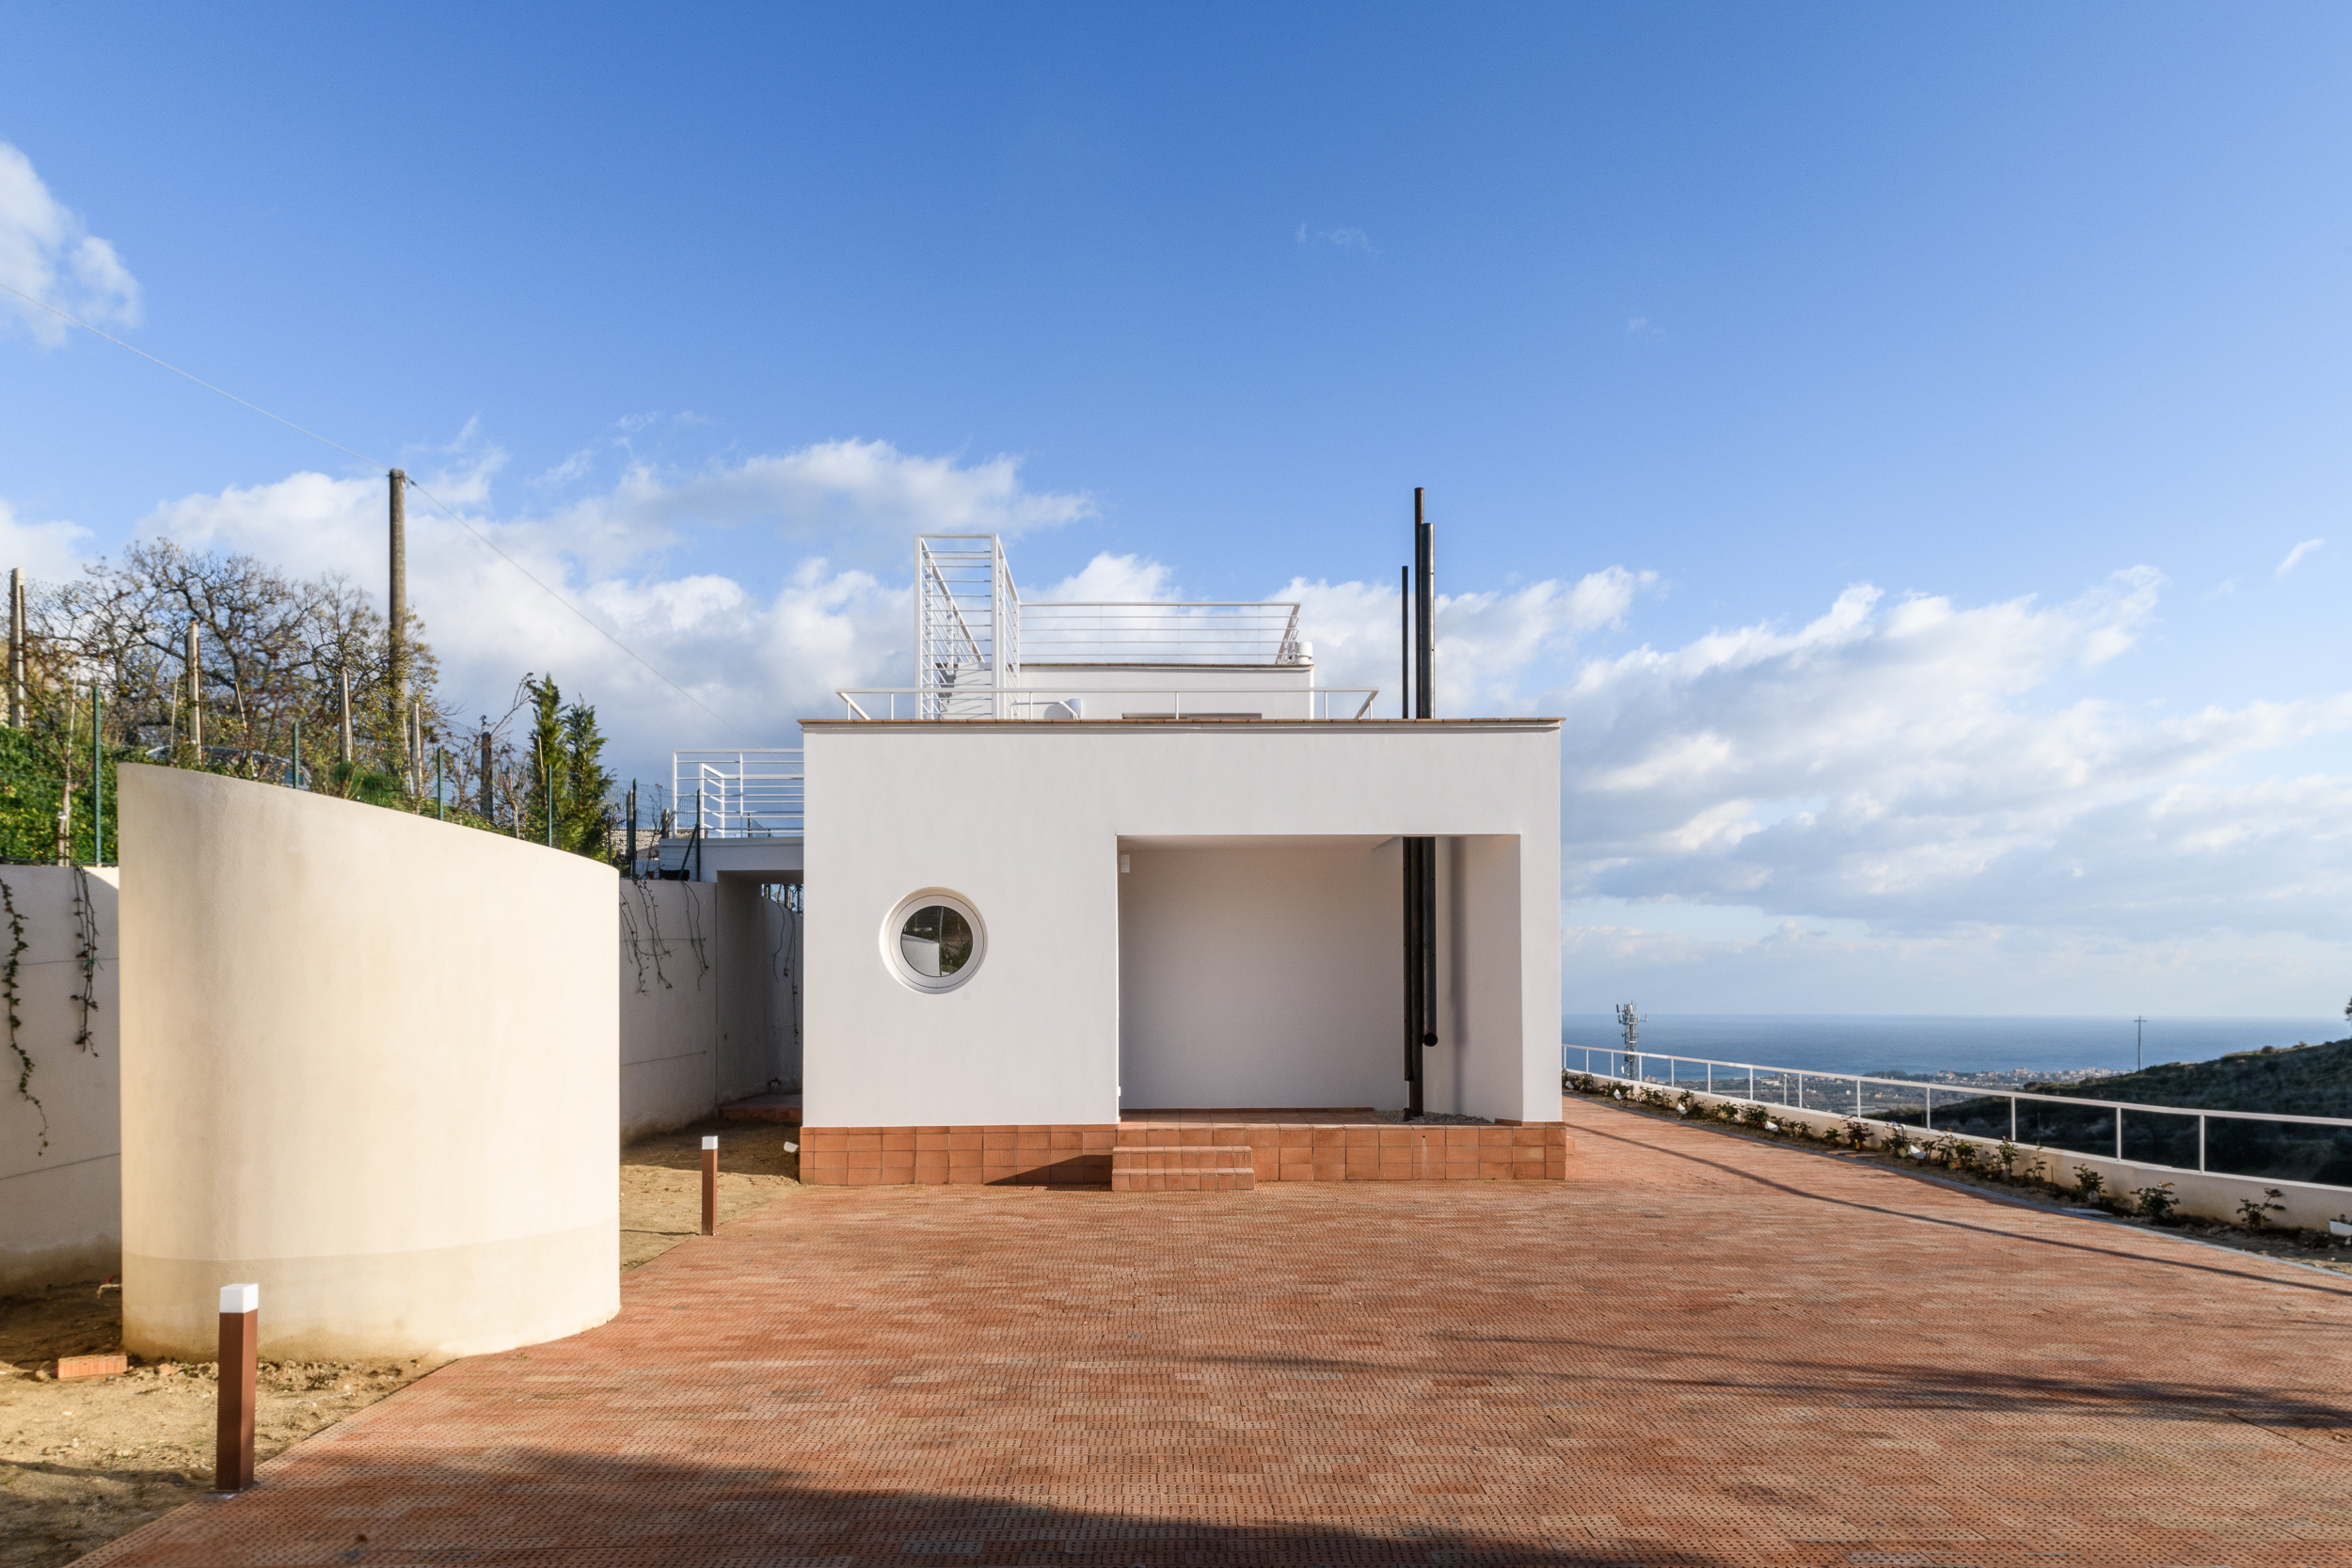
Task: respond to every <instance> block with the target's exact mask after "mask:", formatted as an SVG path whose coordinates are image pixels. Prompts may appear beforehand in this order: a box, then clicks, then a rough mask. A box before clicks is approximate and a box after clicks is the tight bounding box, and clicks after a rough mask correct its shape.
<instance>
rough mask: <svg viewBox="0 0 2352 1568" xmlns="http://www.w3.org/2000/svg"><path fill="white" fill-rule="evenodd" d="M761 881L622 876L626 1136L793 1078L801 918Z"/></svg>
mask: <svg viewBox="0 0 2352 1568" xmlns="http://www.w3.org/2000/svg"><path fill="white" fill-rule="evenodd" d="M798 877H799V873H798V872H797V871H796V872H794V873H793V879H796V880H797V879H798ZM760 882H761V877H760V876H759V875H757V874H754V875H743V874H739V873H734V872H729V873H726V874H724V875H723V876H722V877H721V878H720V879H718V880H716V881H709V882H635V881H623V882H622V883H621V885H620V956H621V962H620V979H621V1023H620V1027H621V1048H620V1049H621V1141H622V1142H624V1143H627V1142H628V1141H629V1140H631V1139H633V1138H642V1137H646V1136H648V1135H650V1134H652V1133H655V1132H667V1131H669V1130H670V1129H672V1128H675V1127H684V1126H687V1125H689V1124H690V1123H692V1122H695V1121H699V1120H701V1119H702V1118H703V1117H707V1116H708V1115H710V1113H711V1112H712V1111H713V1110H714V1109H715V1108H716V1107H718V1106H719V1105H721V1104H722V1103H723V1102H725V1101H730V1100H739V1099H741V1098H743V1097H744V1096H746V1095H755V1094H760V1093H763V1092H765V1091H766V1089H767V1087H768V1085H769V1084H770V1083H771V1081H773V1082H777V1083H782V1084H785V1085H793V1086H797V1085H798V1084H799V1082H800V1076H801V1059H800V1052H799V1049H798V1044H797V1038H798V1036H797V1022H796V1020H795V1019H794V1016H793V1007H794V1005H795V1002H794V983H795V981H796V979H797V975H796V974H795V973H794V967H795V966H796V965H797V964H798V963H799V962H800V958H801V955H800V945H799V932H798V931H797V929H796V928H795V927H797V925H798V921H797V920H796V918H795V917H794V916H793V915H792V913H791V912H790V911H787V909H785V907H784V906H783V905H781V904H779V903H777V902H776V901H775V900H774V899H772V898H767V897H764V896H762V895H761V894H760V891H759V889H760Z"/></svg>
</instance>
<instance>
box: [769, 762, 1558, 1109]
mask: <svg viewBox="0 0 2352 1568" xmlns="http://www.w3.org/2000/svg"><path fill="white" fill-rule="evenodd" d="M803 735H804V737H805V738H804V744H805V745H806V747H807V761H808V792H809V793H808V822H809V832H808V840H807V856H808V876H809V885H810V887H811V889H812V890H813V891H814V897H815V900H816V906H815V907H816V918H814V919H812V920H811V921H810V922H809V923H808V939H807V940H808V976H807V990H806V995H805V1001H804V1007H805V1011H806V1020H807V1025H806V1027H807V1047H806V1061H805V1067H804V1074H803V1075H804V1079H805V1083H806V1093H807V1117H808V1120H809V1122H810V1123H811V1124H812V1125H818V1126H903V1125H939V1124H949V1125H973V1124H993V1123H1036V1122H1103V1121H1111V1120H1115V1119H1116V1118H1117V1116H1118V1112H1119V1105H1120V1080H1119V1038H1120V978H1119V977H1120V907H1119V904H1120V891H1119V885H1118V879H1119V865H1118V854H1119V842H1120V839H1121V838H1130V839H1146V840H1150V839H1191V840H1200V839H1216V838H1226V839H1266V838H1328V837H1333V836H1337V837H1343V838H1367V837H1369V838H1378V839H1387V838H1391V837H1394V836H1396V835H1399V834H1431V835H1439V836H1452V835H1476V836H1478V837H1482V838H1487V839H1492V840H1496V841H1498V842H1500V841H1506V840H1507V841H1508V844H1509V846H1510V847H1509V851H1508V854H1509V859H1510V862H1511V864H1510V868H1509V875H1508V876H1505V875H1503V874H1502V869H1501V868H1500V867H1499V866H1498V865H1497V864H1496V863H1495V861H1496V857H1497V856H1498V855H1500V854H1502V853H1503V851H1502V849H1501V848H1499V847H1494V846H1490V847H1488V848H1487V849H1486V851H1484V852H1483V855H1482V856H1473V857H1472V858H1473V859H1474V860H1476V862H1477V864H1478V866H1479V876H1480V879H1481V880H1482V885H1483V888H1484V891H1483V892H1482V893H1481V894H1480V895H1479V898H1478V900H1476V907H1477V908H1478V909H1479V910H1481V911H1484V912H1483V913H1482V914H1481V916H1480V918H1481V920H1483V921H1484V922H1485V924H1484V925H1482V926H1481V927H1480V929H1481V930H1482V931H1486V932H1490V933H1491V934H1492V940H1499V941H1502V942H1506V943H1507V944H1508V945H1509V946H1510V947H1511V949H1512V953H1511V954H1510V955H1509V956H1508V957H1507V958H1498V957H1495V956H1493V955H1486V956H1482V957H1481V958H1478V960H1477V963H1478V966H1479V967H1478V969H1477V971H1476V974H1477V975H1478V977H1479V978H1480V982H1481V983H1482V984H1484V985H1487V986H1488V987H1489V988H1492V987H1501V988H1503V990H1501V991H1495V990H1491V989H1490V990H1489V991H1488V993H1487V994H1486V995H1485V996H1483V997H1482V998H1481V999H1480V1000H1479V1001H1478V1003H1477V1004H1476V1006H1475V1008H1474V1012H1475V1018H1476V1027H1477V1028H1478V1029H1479V1030H1480V1031H1481V1032H1482V1034H1483V1036H1484V1037H1485V1038H1486V1039H1487V1040H1488V1041H1489V1042H1490V1044H1491V1048H1492V1049H1493V1050H1494V1051H1495V1053H1496V1060H1495V1061H1494V1062H1493V1063H1492V1064H1491V1065H1490V1066H1489V1067H1488V1068H1486V1069H1483V1070H1480V1071H1475V1072H1470V1073H1469V1074H1467V1075H1466V1078H1465V1082H1464V1085H1463V1088H1462V1093H1463V1097H1464V1098H1463V1101H1462V1103H1461V1107H1460V1108H1461V1109H1463V1110H1465V1111H1468V1112H1470V1113H1472V1114H1475V1115H1483V1116H1496V1117H1511V1118H1514V1119H1518V1120H1530V1121H1550V1120H1556V1119H1558V1116H1559V1065H1558V1062H1559V1015H1560V959H1559V885H1560V872H1559V809H1560V742H1559V727H1558V725H1557V723H1556V722H1554V721H1449V722H1443V723H1438V722H1428V723H1400V722H1396V721H1386V722H1383V721H1372V722H1366V723H1361V724H1355V723H1328V724H1325V723H1316V724H1303V723H1302V724H1285V723H1257V724H1216V723H1204V724H1156V723H1155V724H1101V723H1096V722H1093V721H1077V722H1068V721H1065V722H1059V723H1033V724H998V723H989V722H957V723H940V724H914V723H905V724H864V723H841V722H824V721H809V722H807V723H805V724H804V725H803ZM1192 847H1211V846H1207V845H1195V846H1192ZM1259 847H1263V846H1259ZM1132 852H1133V851H1131V853H1132ZM925 889H944V890H946V891H948V892H952V893H954V894H957V895H960V896H961V897H963V898H965V899H967V900H968V901H970V902H971V903H972V904H973V905H974V907H975V908H976V909H977V911H979V913H980V916H981V920H982V923H983V925H984V927H985V928H986V933H987V942H988V951H987V957H986V958H985V959H984V960H983V962H982V965H981V967H980V968H979V969H978V970H977V972H976V973H975V974H974V976H973V978H972V979H971V980H970V981H969V982H968V983H966V984H965V985H963V986H961V988H959V989H958V990H952V991H949V992H946V993H945V994H927V993H922V992H918V991H915V990H912V989H911V988H909V987H907V986H906V985H904V984H902V983H901V982H900V981H899V980H898V978H897V976H896V974H894V972H893V971H892V969H891V967H890V965H889V963H888V961H887V958H886V957H885V948H884V945H883V944H884V937H885V933H884V931H883V928H882V927H883V925H884V923H885V921H886V919H887V917H888V916H889V914H890V912H891V911H892V910H893V909H894V908H895V907H896V906H897V905H898V901H899V900H900V899H901V898H903V897H905V896H906V895H910V894H913V893H915V892H918V891H921V890H925ZM1380 902H1381V903H1382V904H1384V905H1391V906H1393V905H1395V904H1396V903H1397V902H1398V895H1397V891H1396V890H1395V888H1394V887H1393V886H1392V885H1391V888H1390V889H1389V890H1388V891H1387V893H1386V894H1385V895H1381V897H1380ZM1506 907H1507V911H1508V913H1507V915H1506V916H1505V917H1504V918H1503V919H1502V921H1501V922H1497V921H1496V920H1495V919H1494V918H1493V916H1494V914H1495V911H1498V910H1502V909H1505V908H1506ZM1465 918H1468V917H1467V916H1466V917H1465ZM1498 927H1507V928H1498ZM1390 949H1391V950H1390V957H1389V962H1390V964H1391V968H1394V967H1395V966H1396V965H1398V964H1401V961H1402V959H1401V955H1399V954H1398V953H1397V952H1396V949H1395V944H1394V943H1391V944H1390ZM1444 1005H1445V1001H1444V998H1442V997H1441V998H1440V1006H1444ZM1506 1021H1507V1039H1506V1038H1504V1037H1503V1035H1504V1030H1505V1026H1506ZM1383 1032H1384V1034H1386V1035H1388V1036H1389V1037H1391V1038H1393V1037H1394V1036H1395V1035H1396V1034H1397V1033H1398V1032H1399V1030H1398V1028H1397V1025H1396V1021H1395V1019H1394V1013H1393V1009H1391V1022H1390V1026H1389V1028H1388V1029H1386V1030H1384V1031H1383ZM1512 1044H1515V1045H1516V1048H1517V1049H1516V1051H1513V1050H1511V1049H1508V1046H1509V1045H1512ZM1397 1050H1398V1053H1399V1055H1400V1057H1401V1052H1402V1047H1401V1045H1400V1046H1398V1047H1397ZM1396 1076H1397V1078H1398V1079H1399V1080H1400V1081H1401V1079H1402V1066H1401V1061H1400V1063H1399V1066H1398V1068H1397V1070H1396ZM1400 1092H1401V1089H1400V1091H1392V1092H1391V1096H1390V1101H1391V1102H1393V1101H1394V1100H1395V1099H1396V1098H1397V1097H1398V1094H1399V1093H1400Z"/></svg>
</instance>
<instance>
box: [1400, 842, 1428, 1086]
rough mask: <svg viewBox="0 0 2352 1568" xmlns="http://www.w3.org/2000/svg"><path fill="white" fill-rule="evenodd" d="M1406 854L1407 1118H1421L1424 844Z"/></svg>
mask: <svg viewBox="0 0 2352 1568" xmlns="http://www.w3.org/2000/svg"><path fill="white" fill-rule="evenodd" d="M1397 842H1398V844H1399V845H1401V846H1402V847H1403V848H1404V850H1405V1096H1406V1103H1405V1114H1406V1116H1407V1117H1419V1116H1420V1115H1421V1030H1422V1024H1421V840H1419V839H1417V838H1404V839H1399V840H1398V841H1397Z"/></svg>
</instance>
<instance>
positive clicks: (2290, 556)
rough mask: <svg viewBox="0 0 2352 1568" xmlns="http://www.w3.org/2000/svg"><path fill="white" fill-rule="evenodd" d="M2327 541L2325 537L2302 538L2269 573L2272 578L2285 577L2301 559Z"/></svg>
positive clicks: (2301, 562)
mask: <svg viewBox="0 0 2352 1568" xmlns="http://www.w3.org/2000/svg"><path fill="white" fill-rule="evenodd" d="M2327 542H2328V541H2327V540H2325V539H2306V540H2304V541H2303V542H2302V543H2301V544H2299V545H2297V546H2295V548H2293V549H2291V550H2289V551H2287V556H2286V559H2285V560H2284V561H2281V562H2279V564H2278V567H2277V569H2276V570H2274V571H2273V572H2272V573H2271V574H2270V575H2271V576H2272V577H2274V578H2282V577H2285V576H2286V575H2287V574H2288V573H2289V572H2292V571H2294V570H2295V569H2296V567H2297V566H2300V565H2301V564H2303V560H2304V558H2305V557H2306V556H2308V555H2310V554H2311V553H2312V551H2313V550H2316V549H2318V548H2319V547H2320V546H2322V545H2325V544H2326V543H2327Z"/></svg>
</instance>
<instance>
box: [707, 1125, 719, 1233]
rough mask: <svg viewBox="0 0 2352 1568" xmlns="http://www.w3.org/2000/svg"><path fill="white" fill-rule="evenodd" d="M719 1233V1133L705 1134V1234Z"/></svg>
mask: <svg viewBox="0 0 2352 1568" xmlns="http://www.w3.org/2000/svg"><path fill="white" fill-rule="evenodd" d="M718 1233H719V1134H718V1133H716V1132H708V1133H705V1134H704V1136H703V1234H704V1235H706V1236H716V1235H717V1234H718Z"/></svg>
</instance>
